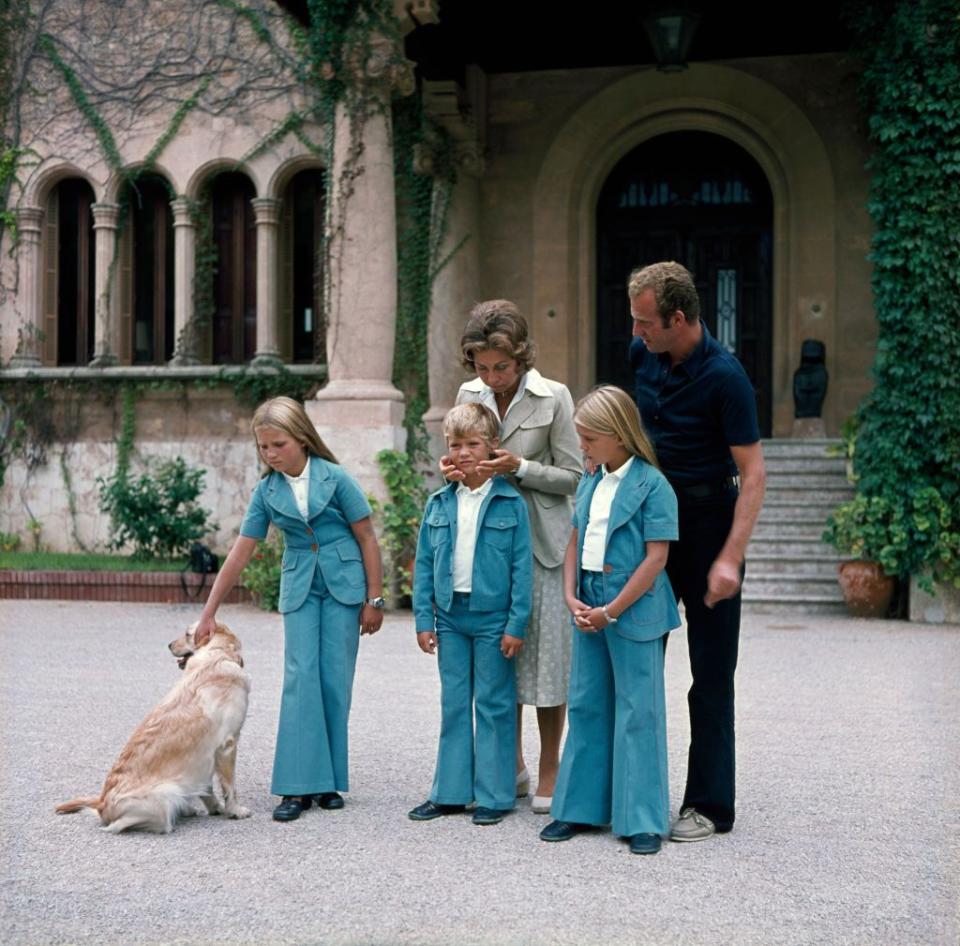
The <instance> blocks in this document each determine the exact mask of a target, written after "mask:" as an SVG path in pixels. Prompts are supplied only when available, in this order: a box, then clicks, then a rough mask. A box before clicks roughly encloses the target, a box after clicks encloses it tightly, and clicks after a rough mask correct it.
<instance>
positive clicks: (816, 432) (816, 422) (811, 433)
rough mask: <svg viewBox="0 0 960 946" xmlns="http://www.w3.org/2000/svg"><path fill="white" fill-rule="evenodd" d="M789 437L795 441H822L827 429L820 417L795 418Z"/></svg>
mask: <svg viewBox="0 0 960 946" xmlns="http://www.w3.org/2000/svg"><path fill="white" fill-rule="evenodd" d="M790 436H791V437H793V438H794V439H795V440H823V439H824V438H825V437H826V436H827V427H826V425H825V424H824V422H823V418H822V417H795V418H794V419H793V430H791V431H790Z"/></svg>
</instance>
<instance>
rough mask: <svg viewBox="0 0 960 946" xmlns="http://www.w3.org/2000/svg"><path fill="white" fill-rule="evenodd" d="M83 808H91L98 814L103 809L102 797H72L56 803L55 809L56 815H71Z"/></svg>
mask: <svg viewBox="0 0 960 946" xmlns="http://www.w3.org/2000/svg"><path fill="white" fill-rule="evenodd" d="M83 808H92V809H93V810H94V811H95V812H97V814H99V813H100V811H101V810H102V809H103V798H101V797H100V796H99V795H97V796H96V797H94V798H74V799H73V801H65V802H64V803H63V804H62V805H57V807H56V809H55V811H56V812H57V814H58V815H72V814H75V813H76V812H78V811H80V810H81V809H83Z"/></svg>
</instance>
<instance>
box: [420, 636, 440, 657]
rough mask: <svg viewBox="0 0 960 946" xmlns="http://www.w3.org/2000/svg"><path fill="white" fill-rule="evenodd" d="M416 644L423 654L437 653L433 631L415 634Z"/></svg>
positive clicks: (435, 637)
mask: <svg viewBox="0 0 960 946" xmlns="http://www.w3.org/2000/svg"><path fill="white" fill-rule="evenodd" d="M417 643H418V644H419V645H420V649H421V650H422V651H423V652H424V653H425V654H435V653H436V652H437V635H436V633H435V632H434V631H419V632H418V633H417Z"/></svg>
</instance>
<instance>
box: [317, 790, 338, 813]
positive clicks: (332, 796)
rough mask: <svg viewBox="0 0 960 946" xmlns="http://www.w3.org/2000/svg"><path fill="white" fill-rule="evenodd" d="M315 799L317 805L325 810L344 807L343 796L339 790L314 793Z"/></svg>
mask: <svg viewBox="0 0 960 946" xmlns="http://www.w3.org/2000/svg"><path fill="white" fill-rule="evenodd" d="M313 800H314V801H315V802H316V803H317V807H318V808H323V809H324V811H336V810H337V809H339V808H342V807H343V796H342V795H340V794H339V793H337V792H321V793H320V794H319V795H314V796H313Z"/></svg>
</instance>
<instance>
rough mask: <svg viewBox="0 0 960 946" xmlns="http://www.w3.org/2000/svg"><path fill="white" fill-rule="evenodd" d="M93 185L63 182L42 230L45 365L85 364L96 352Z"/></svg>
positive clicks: (74, 180) (53, 194)
mask: <svg viewBox="0 0 960 946" xmlns="http://www.w3.org/2000/svg"><path fill="white" fill-rule="evenodd" d="M93 200H94V198H93V189H92V188H91V187H90V185H89V184H88V183H87V182H86V181H85V180H82V179H81V178H67V179H66V180H63V181H60V183H59V184H57V185H56V187H54V188H53V189H52V190H51V191H50V194H49V196H48V197H47V201H46V207H45V211H46V212H45V215H44V229H43V327H42V331H43V349H42V350H43V363H44V364H45V365H86V364H89V362H90V360H91V359H92V358H93V351H94V328H95V327H94V319H93V313H94V262H95V261H94V235H93V213H92V210H91V207H92V206H93Z"/></svg>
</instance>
